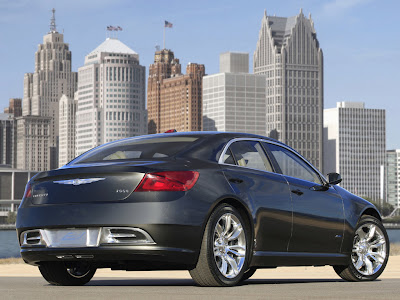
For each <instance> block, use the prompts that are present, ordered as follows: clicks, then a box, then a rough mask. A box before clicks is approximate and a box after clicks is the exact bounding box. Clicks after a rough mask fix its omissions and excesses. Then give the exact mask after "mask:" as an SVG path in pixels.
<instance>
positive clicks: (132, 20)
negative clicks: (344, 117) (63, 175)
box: [0, 0, 400, 149]
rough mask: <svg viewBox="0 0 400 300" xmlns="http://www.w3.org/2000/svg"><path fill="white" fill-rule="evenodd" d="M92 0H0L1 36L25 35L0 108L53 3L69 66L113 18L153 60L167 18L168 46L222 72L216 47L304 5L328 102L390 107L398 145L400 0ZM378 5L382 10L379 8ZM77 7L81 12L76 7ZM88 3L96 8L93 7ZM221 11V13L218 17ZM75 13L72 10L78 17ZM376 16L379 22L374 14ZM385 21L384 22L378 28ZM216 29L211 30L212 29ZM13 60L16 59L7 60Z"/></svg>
mask: <svg viewBox="0 0 400 300" xmlns="http://www.w3.org/2000/svg"><path fill="white" fill-rule="evenodd" d="M91 3H92V2H91V1H88V2H85V3H78V2H75V1H72V2H55V1H37V2H35V3H29V2H25V1H15V2H13V3H8V2H5V1H1V2H0V7H1V8H3V12H2V13H1V14H0V17H1V18H0V19H1V20H0V22H1V24H2V25H3V26H2V29H1V36H2V37H3V39H7V38H8V39H10V38H11V37H15V35H16V32H19V34H18V36H20V37H21V39H15V38H13V39H12V41H13V43H9V44H8V45H9V46H7V47H3V48H2V49H1V52H2V53H3V55H6V56H7V57H9V58H10V59H7V60H6V61H5V62H4V63H3V70H7V71H2V72H0V79H1V80H2V82H3V84H4V85H3V86H2V89H1V90H0V96H1V97H0V110H1V111H3V109H4V108H5V107H7V106H8V98H13V97H22V93H23V90H22V86H21V78H23V74H24V73H26V72H32V71H33V69H34V66H33V63H32V58H33V53H34V50H36V49H37V45H38V44H39V43H40V42H41V41H40V40H41V38H40V37H41V36H42V35H43V34H44V33H46V32H47V31H48V30H49V27H48V25H49V18H50V16H51V8H52V7H53V6H54V7H55V8H56V10H57V25H58V28H59V30H60V31H61V32H62V30H63V29H65V32H64V33H65V36H66V39H67V40H68V42H69V44H70V49H71V51H72V52H73V64H72V70H73V71H75V72H76V71H77V68H78V66H80V65H82V62H83V59H84V56H85V55H87V54H88V53H89V52H90V51H91V49H92V48H93V46H94V45H97V44H99V43H100V42H101V41H102V40H104V37H105V34H106V27H107V26H108V25H109V24H114V25H119V26H121V27H122V28H123V30H124V31H122V32H120V33H119V35H120V38H121V39H123V40H124V42H125V43H126V44H127V45H128V46H129V47H131V48H132V49H134V50H135V51H136V52H138V53H140V55H141V62H142V64H143V65H144V66H148V65H150V64H151V61H152V56H153V54H154V46H155V45H156V44H158V45H161V44H162V31H163V22H164V20H168V21H170V22H171V23H173V24H174V27H173V28H172V29H169V30H168V31H167V32H166V48H171V49H173V51H174V52H175V53H176V55H177V56H178V57H180V59H181V63H182V65H186V64H187V63H188V62H191V61H193V62H194V61H201V62H202V63H204V64H205V66H206V68H207V73H208V74H213V73H217V72H218V67H219V64H218V55H219V54H220V53H222V52H225V51H241V52H249V53H253V51H254V50H255V43H256V41H257V33H258V30H259V26H260V19H261V17H262V14H263V12H264V9H266V10H267V13H268V14H269V15H274V14H276V15H277V16H290V15H295V14H297V13H298V12H299V10H300V8H301V7H303V11H304V14H305V15H308V13H311V14H312V17H313V19H314V20H315V27H316V31H317V33H318V35H317V37H318V39H319V41H320V43H321V47H322V48H323V49H324V60H325V61H324V65H325V72H324V75H325V97H324V98H325V105H324V108H331V107H334V106H335V103H336V102H337V101H363V102H366V103H367V104H368V106H369V107H371V108H384V109H387V110H388V114H387V129H388V134H387V146H388V149H392V148H400V134H399V133H397V132H396V113H395V112H396V110H397V109H400V103H398V102H399V101H396V100H397V99H398V96H397V94H396V93H395V90H394V89H395V87H396V84H395V83H396V81H395V74H396V70H397V69H398V65H399V62H398V60H395V59H394V58H395V55H396V54H397V53H399V41H398V40H396V39H393V36H395V34H394V32H395V31H396V28H395V27H394V26H389V24H390V19H391V18H390V16H395V15H394V13H395V11H396V9H395V8H396V7H398V6H399V5H398V4H397V3H396V2H394V1H393V2H387V3H386V5H385V6H382V5H379V3H378V1H361V0H353V1H342V0H337V1H324V2H323V3H322V4H321V3H320V2H318V3H316V1H302V2H294V1H289V2H288V3H285V6H283V5H279V4H277V3H265V2H262V1H256V2H252V3H250V4H248V7H246V9H244V10H243V9H241V5H240V3H239V2H234V3H231V2H229V5H227V4H228V2H225V1H222V2H220V3H213V4H212V5H211V3H208V4H207V2H206V3H204V4H202V5H200V4H194V3H184V2H181V1H170V2H168V5H164V4H160V5H159V6H158V7H155V8H153V7H150V4H145V3H141V4H140V5H138V4H137V5H133V4H131V3H129V2H127V1H119V2H117V3H114V2H113V3H109V2H106V1H104V2H100V3H98V2H96V3H98V5H97V6H96V7H94V5H91ZM92 4H93V3H92ZM116 4H117V5H116ZM378 8H379V11H380V14H379V15H377V14H376V13H375V12H376V10H377V9H378ZM76 10H78V13H75V12H76ZM89 11H91V12H94V13H91V14H88V12H89ZM225 11H226V12H225ZM221 14H224V18H220V17H219V18H217V16H220V15H221ZM239 16H240V18H238V17H239ZM33 17H34V19H33ZM71 18H75V19H74V22H71V20H72V19H71ZM372 19H373V20H374V22H371V20H372ZM238 20H239V21H238ZM103 23H104V24H103ZM27 24H29V26H27ZM187 24H194V26H186V25H187ZM375 24H379V26H377V25H375ZM8 25H10V26H8ZM385 25H387V26H385ZM382 26H385V28H387V30H384V31H383V30H381V28H382ZM189 27H190V28H189ZM6 28H7V30H6ZM138 28H140V30H138ZM211 29H212V30H213V31H212V32H213V34H210V32H211V31H210V30H211ZM365 29H368V30H365ZM189 30H191V31H193V30H194V31H195V32H196V38H194V37H193V38H192V37H190V36H189V37H188V35H187V33H188V32H189ZM21 32H22V33H21ZM344 32H345V33H346V34H343V33H344ZM222 33H223V38H221V34H222ZM184 37H185V38H184ZM205 41H206V44H204V42H205ZM388 41H390V43H388ZM20 43H21V44H20ZM22 44H23V45H24V47H22V46H21V47H19V48H21V49H23V51H18V53H16V52H17V51H14V50H13V49H14V46H16V47H18V45H22ZM382 45H385V46H382ZM386 45H387V46H386ZM14 53H15V54H14ZM13 58H18V59H13ZM9 61H10V62H9ZM16 61H17V63H16ZM9 64H10V65H11V64H12V66H13V67H12V68H11V67H8V66H10V65H9ZM250 64H252V61H250ZM250 72H251V73H252V72H253V70H250Z"/></svg>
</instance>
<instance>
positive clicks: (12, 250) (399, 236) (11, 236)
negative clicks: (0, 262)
mask: <svg viewBox="0 0 400 300" xmlns="http://www.w3.org/2000/svg"><path fill="white" fill-rule="evenodd" d="M387 232H388V235H389V240H390V242H391V243H400V229H388V230H387ZM19 256H20V254H19V245H18V240H17V234H16V233H15V230H0V258H8V257H19Z"/></svg>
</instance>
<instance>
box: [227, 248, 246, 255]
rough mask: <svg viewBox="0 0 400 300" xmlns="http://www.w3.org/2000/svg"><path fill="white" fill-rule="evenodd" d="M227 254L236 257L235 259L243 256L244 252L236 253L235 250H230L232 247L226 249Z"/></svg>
mask: <svg viewBox="0 0 400 300" xmlns="http://www.w3.org/2000/svg"><path fill="white" fill-rule="evenodd" d="M227 252H230V253H232V254H234V255H236V256H237V257H243V256H244V251H243V252H239V251H236V250H235V249H232V247H230V246H228V247H227Z"/></svg>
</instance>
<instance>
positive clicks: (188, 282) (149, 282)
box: [86, 278, 346, 286]
mask: <svg viewBox="0 0 400 300" xmlns="http://www.w3.org/2000/svg"><path fill="white" fill-rule="evenodd" d="M327 282H343V283H345V282H346V281H344V280H342V279H249V280H246V281H244V282H242V283H240V284H238V286H244V285H253V284H254V285H258V284H294V283H327ZM86 286H196V284H195V282H194V281H193V280H192V279H153V278H149V279H147V278H139V279H109V278H107V279H106V278H104V279H103V278H99V279H93V280H92V281H90V282H89V283H88V284H86Z"/></svg>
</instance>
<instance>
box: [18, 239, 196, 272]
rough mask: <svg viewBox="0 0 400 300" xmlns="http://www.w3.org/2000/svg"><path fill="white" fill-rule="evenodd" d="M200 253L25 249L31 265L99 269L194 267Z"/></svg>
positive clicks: (115, 248)
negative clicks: (86, 264)
mask: <svg viewBox="0 0 400 300" xmlns="http://www.w3.org/2000/svg"><path fill="white" fill-rule="evenodd" d="M197 255H198V254H197V253H196V252H195V251H193V250H189V249H181V248H170V247H160V246H157V245H150V246H125V245H124V246H122V245H117V246H100V247H96V248H57V249H55V248H22V249H21V256H22V258H23V260H24V261H25V262H26V263H28V264H31V265H40V264H41V263H43V262H51V261H64V262H79V261H85V262H90V263H91V264H92V265H93V266H95V267H97V268H112V269H115V270H118V269H119V270H132V271H134V270H162V269H191V268H192V267H193V266H194V265H195V263H196V260H197Z"/></svg>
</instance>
